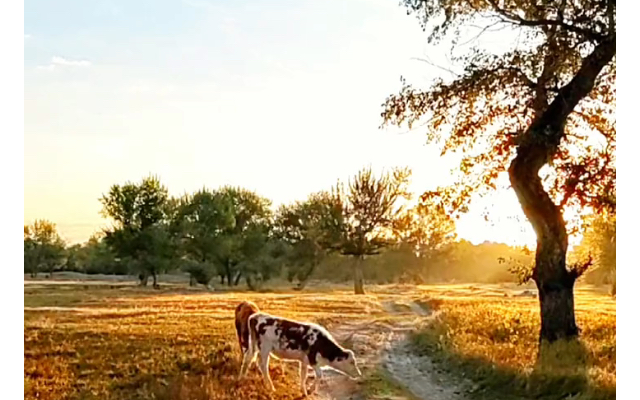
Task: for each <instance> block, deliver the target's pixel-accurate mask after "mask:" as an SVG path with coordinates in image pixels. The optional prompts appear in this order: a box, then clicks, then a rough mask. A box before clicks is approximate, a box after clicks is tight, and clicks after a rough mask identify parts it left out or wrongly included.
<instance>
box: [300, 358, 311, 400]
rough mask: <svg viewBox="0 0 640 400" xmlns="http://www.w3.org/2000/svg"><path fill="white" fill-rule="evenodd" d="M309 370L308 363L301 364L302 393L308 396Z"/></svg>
mask: <svg viewBox="0 0 640 400" xmlns="http://www.w3.org/2000/svg"><path fill="white" fill-rule="evenodd" d="M307 368H309V364H308V363H307V361H306V360H305V361H301V362H300V386H301V387H302V393H303V394H304V395H305V396H307V395H308V393H307Z"/></svg>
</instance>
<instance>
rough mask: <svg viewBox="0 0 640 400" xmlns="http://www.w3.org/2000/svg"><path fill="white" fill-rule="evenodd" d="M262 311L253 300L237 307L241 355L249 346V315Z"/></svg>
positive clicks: (237, 328) (237, 327) (242, 355)
mask: <svg viewBox="0 0 640 400" xmlns="http://www.w3.org/2000/svg"><path fill="white" fill-rule="evenodd" d="M257 312H260V309H259V308H258V306H257V305H256V304H255V303H254V302H252V301H243V302H242V303H240V304H238V306H237V307H236V333H237V334H238V342H240V352H241V357H244V353H245V352H246V351H247V349H248V348H249V317H250V316H251V315H253V314H255V313H257Z"/></svg>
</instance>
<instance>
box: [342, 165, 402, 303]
mask: <svg viewBox="0 0 640 400" xmlns="http://www.w3.org/2000/svg"><path fill="white" fill-rule="evenodd" d="M410 176H411V171H410V170H409V169H406V168H405V169H401V168H396V169H394V170H393V171H392V172H390V173H389V172H387V173H383V174H382V175H381V176H379V177H376V176H374V175H373V172H372V171H371V169H370V168H365V169H363V170H361V171H360V172H358V174H357V175H356V176H355V177H353V178H352V179H350V180H349V185H348V190H345V188H344V187H343V185H341V184H340V183H338V185H336V187H335V188H334V190H333V193H332V196H333V200H332V201H333V202H334V204H335V207H336V208H337V210H338V211H337V212H338V213H339V215H340V218H338V219H336V221H337V223H336V225H335V226H334V227H333V231H334V232H335V233H334V234H333V235H332V236H333V238H334V239H333V240H334V241H333V243H334V244H333V245H332V247H333V248H334V249H337V250H339V251H340V253H341V254H342V255H345V256H352V257H354V258H355V262H354V267H353V271H354V273H353V286H354V292H355V293H356V294H364V275H363V269H362V262H363V260H364V257H365V256H370V255H376V254H379V252H380V250H381V249H383V248H385V247H388V246H390V245H392V244H393V243H394V241H393V237H392V231H393V228H394V223H395V221H396V219H397V218H398V217H399V216H400V215H401V214H402V211H403V209H402V205H401V204H400V203H399V200H401V199H409V197H410V195H409V192H408V191H407V187H408V185H409V178H410Z"/></svg>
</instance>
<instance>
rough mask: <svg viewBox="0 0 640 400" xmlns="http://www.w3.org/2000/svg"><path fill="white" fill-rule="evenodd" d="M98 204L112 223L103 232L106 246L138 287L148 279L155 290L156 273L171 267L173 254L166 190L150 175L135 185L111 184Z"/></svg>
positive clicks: (156, 285) (171, 206) (128, 183)
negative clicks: (127, 268)
mask: <svg viewBox="0 0 640 400" xmlns="http://www.w3.org/2000/svg"><path fill="white" fill-rule="evenodd" d="M100 201H101V203H102V206H103V208H102V214H103V215H104V216H105V217H108V218H110V219H111V220H112V222H113V226H112V227H111V228H110V229H107V230H105V232H104V233H105V238H104V240H105V241H106V243H107V244H108V245H109V246H110V248H111V249H113V251H114V253H115V254H116V255H118V257H119V258H120V259H121V260H124V261H126V262H127V263H128V264H129V266H130V267H131V271H132V272H134V273H138V274H139V275H138V276H139V278H140V284H141V285H146V284H147V279H148V277H149V276H152V277H153V286H154V287H158V282H157V277H158V274H159V273H161V272H164V271H167V270H168V269H169V268H171V266H172V261H173V260H172V258H173V257H174V254H175V253H174V251H175V242H174V240H173V237H172V235H171V234H170V231H169V226H168V220H169V215H170V213H172V212H173V210H172V208H173V207H174V205H173V204H172V202H170V201H169V195H168V191H167V188H166V187H165V186H163V185H162V184H161V183H160V181H159V180H158V178H156V177H152V176H150V177H147V178H144V179H142V181H141V182H140V183H137V184H136V183H131V182H127V183H125V184H124V185H113V186H112V187H111V189H110V190H109V193H107V194H105V195H103V196H102V198H101V199H100Z"/></svg>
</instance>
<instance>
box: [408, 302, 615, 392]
mask: <svg viewBox="0 0 640 400" xmlns="http://www.w3.org/2000/svg"><path fill="white" fill-rule="evenodd" d="M431 295H432V296H434V295H435V297H436V298H437V299H438V301H436V302H435V303H436V304H434V306H435V307H436V308H437V309H438V310H439V311H440V313H439V315H438V317H437V318H435V319H434V321H433V322H432V323H430V324H429V325H428V326H426V327H425V328H424V329H422V330H420V331H418V332H417V333H414V334H413V335H412V341H413V344H414V346H415V350H416V352H418V353H426V354H429V355H430V356H431V358H432V359H434V360H435V361H436V362H437V364H438V365H439V366H440V367H441V368H443V369H445V370H446V371H448V372H450V373H453V374H456V375H464V376H466V377H468V378H471V379H472V380H473V381H474V382H475V383H476V387H475V391H474V396H473V397H475V398H482V399H492V398H496V396H499V398H502V399H510V398H513V399H522V398H532V399H564V398H571V399H593V400H595V399H615V397H616V304H615V299H613V298H611V297H609V296H606V295H603V294H602V293H601V292H600V293H597V292H594V291H593V290H584V289H578V290H577V292H576V313H577V317H576V318H577V322H578V325H579V326H580V327H581V328H582V333H581V340H580V342H579V343H575V342H573V343H566V342H559V343H556V344H554V345H553V346H547V347H543V348H542V349H541V351H540V353H538V330H539V322H538V321H539V313H538V307H539V306H538V300H537V299H535V298H533V299H531V298H519V299H514V298H509V299H504V298H500V297H487V296H486V295H485V296H482V295H470V296H469V295H467V296H455V295H450V296H442V295H440V296H438V295H437V291H436V292H433V291H432V292H431ZM431 299H432V297H430V298H429V299H428V300H427V301H432V300H431ZM559 354H562V356H561V357H560V356H559ZM538 356H540V358H538Z"/></svg>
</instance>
